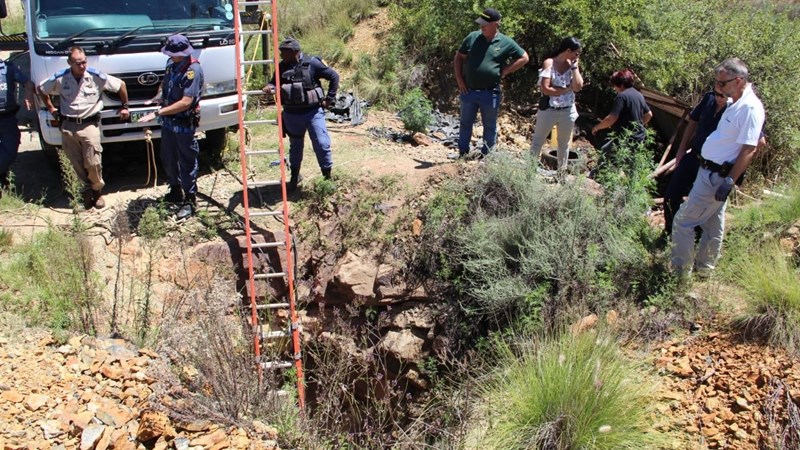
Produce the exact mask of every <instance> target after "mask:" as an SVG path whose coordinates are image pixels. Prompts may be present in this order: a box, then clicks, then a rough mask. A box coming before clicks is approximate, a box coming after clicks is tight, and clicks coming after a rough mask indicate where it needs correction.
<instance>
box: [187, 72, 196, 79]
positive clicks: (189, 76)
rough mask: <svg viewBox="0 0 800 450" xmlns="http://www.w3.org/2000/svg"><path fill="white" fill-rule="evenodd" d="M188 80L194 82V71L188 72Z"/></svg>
mask: <svg viewBox="0 0 800 450" xmlns="http://www.w3.org/2000/svg"><path fill="white" fill-rule="evenodd" d="M186 78H188V79H190V80H194V70H190V71H188V72H186Z"/></svg>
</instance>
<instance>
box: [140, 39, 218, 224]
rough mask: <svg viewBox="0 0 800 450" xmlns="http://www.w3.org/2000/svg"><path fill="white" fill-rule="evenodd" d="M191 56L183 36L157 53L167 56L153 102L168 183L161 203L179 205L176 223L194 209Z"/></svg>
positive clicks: (196, 117) (195, 101) (196, 104)
mask: <svg viewBox="0 0 800 450" xmlns="http://www.w3.org/2000/svg"><path fill="white" fill-rule="evenodd" d="M193 52H194V48H192V44H191V43H190V42H189V39H188V38H187V37H186V36H184V35H182V34H175V35H172V36H170V37H169V38H168V39H167V42H166V44H165V45H164V47H163V48H162V49H161V53H163V54H165V55H167V56H169V57H170V61H169V62H168V63H167V69H166V73H165V74H164V81H163V83H162V84H161V88H160V92H159V94H158V95H157V96H156V99H155V100H157V99H158V98H159V97H160V98H161V100H162V106H161V108H160V109H159V110H158V111H156V112H155V116H157V117H159V118H160V120H161V162H162V163H163V164H164V170H165V171H166V172H167V181H168V182H169V193H168V194H167V195H166V196H165V197H164V200H165V201H167V202H170V203H182V205H181V208H180V209H179V210H178V213H177V218H178V219H179V220H180V219H185V218H187V217H190V216H192V215H193V214H194V212H195V208H196V207H197V172H198V167H199V166H198V163H197V157H198V155H199V154H200V147H199V145H198V144H197V139H196V138H195V137H194V133H195V131H196V130H197V126H198V125H199V123H200V94H201V93H202V90H203V69H202V68H201V67H200V62H199V61H197V60H196V59H194V58H193V57H192V53H193ZM153 118H154V117H153V115H151V114H148V115H146V116H144V117H142V118H141V119H140V120H139V121H140V122H148V121H150V120H153Z"/></svg>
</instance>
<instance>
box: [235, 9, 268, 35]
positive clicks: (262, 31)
mask: <svg viewBox="0 0 800 450" xmlns="http://www.w3.org/2000/svg"><path fill="white" fill-rule="evenodd" d="M248 3H250V2H248ZM259 34H272V30H255V31H240V32H239V35H240V36H255V35H259Z"/></svg>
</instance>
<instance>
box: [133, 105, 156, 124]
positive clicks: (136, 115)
mask: <svg viewBox="0 0 800 450" xmlns="http://www.w3.org/2000/svg"><path fill="white" fill-rule="evenodd" d="M157 109H158V108H150V109H142V110H138V111H131V122H138V121H139V119H141V118H142V117H144V116H146V115H148V114H150V113H151V112H153V111H156V110H157Z"/></svg>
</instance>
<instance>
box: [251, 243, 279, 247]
mask: <svg viewBox="0 0 800 450" xmlns="http://www.w3.org/2000/svg"><path fill="white" fill-rule="evenodd" d="M284 245H286V243H285V242H264V243H258V244H251V245H250V247H252V248H277V247H283V246H284Z"/></svg>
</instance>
